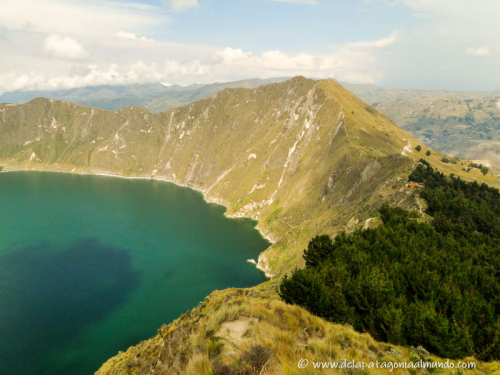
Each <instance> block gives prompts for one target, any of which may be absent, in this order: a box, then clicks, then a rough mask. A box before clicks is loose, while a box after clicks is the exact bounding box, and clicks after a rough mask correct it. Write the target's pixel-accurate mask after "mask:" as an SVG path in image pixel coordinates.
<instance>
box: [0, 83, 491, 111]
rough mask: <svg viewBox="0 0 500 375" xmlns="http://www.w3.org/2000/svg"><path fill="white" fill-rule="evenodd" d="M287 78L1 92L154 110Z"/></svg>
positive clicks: (12, 99)
mask: <svg viewBox="0 0 500 375" xmlns="http://www.w3.org/2000/svg"><path fill="white" fill-rule="evenodd" d="M286 79H288V78H286V77H276V78H268V79H259V78H255V79H246V80H241V81H234V82H220V83H219V82H218V83H212V84H208V85H203V84H192V85H189V86H179V85H173V86H164V85H162V84H160V83H149V84H136V85H126V86H109V85H107V86H86V87H81V88H74V89H67V90H46V91H12V92H5V93H3V94H2V95H0V103H15V104H20V103H26V102H28V101H30V100H32V99H35V98H38V97H42V98H48V99H55V100H62V101H65V102H71V103H77V104H82V105H86V106H89V107H95V108H102V109H108V110H112V111H115V110H118V109H123V108H127V107H144V108H146V109H148V110H149V111H151V112H153V113H159V112H163V111H167V110H169V109H172V108H177V107H181V106H183V105H185V104H188V103H191V102H193V101H196V100H200V99H206V98H209V97H211V96H212V95H215V94H216V93H218V92H219V91H221V90H223V89H225V88H246V89H253V88H257V87H259V86H262V85H267V84H270V83H277V82H283V81H285V80H286ZM339 83H340V84H341V85H342V86H343V87H345V88H346V89H347V90H349V91H351V92H352V93H354V94H355V95H356V96H357V97H359V98H360V99H361V100H363V101H365V102H366V103H368V104H371V105H377V104H379V103H380V102H386V101H392V100H400V99H421V98H437V97H445V96H446V97H454V98H465V99H467V98H484V97H489V96H500V90H497V91H450V90H442V89H411V88H410V89H406V88H397V87H379V86H374V85H365V84H353V83H347V82H339Z"/></svg>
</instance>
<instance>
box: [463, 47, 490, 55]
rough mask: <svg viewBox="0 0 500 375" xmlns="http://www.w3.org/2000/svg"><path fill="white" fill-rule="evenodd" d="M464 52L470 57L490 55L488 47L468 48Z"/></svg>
mask: <svg viewBox="0 0 500 375" xmlns="http://www.w3.org/2000/svg"><path fill="white" fill-rule="evenodd" d="M466 52H467V54H468V55H471V56H479V57H486V56H489V55H490V50H489V48H488V47H479V48H474V47H469V48H467V50H466Z"/></svg>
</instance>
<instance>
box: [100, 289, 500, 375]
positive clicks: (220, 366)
mask: <svg viewBox="0 0 500 375" xmlns="http://www.w3.org/2000/svg"><path fill="white" fill-rule="evenodd" d="M302 358H305V359H307V360H309V361H310V363H309V365H308V366H307V367H306V368H299V367H298V363H299V361H300V360H301V359H302ZM344 360H347V361H352V360H355V361H356V362H365V363H370V362H375V361H379V363H380V367H382V366H384V365H385V368H383V367H382V368H378V369H377V368H373V369H365V371H362V370H361V369H343V370H333V369H314V368H313V365H312V361H336V362H339V363H342V362H343V361H344ZM420 360H422V361H426V362H445V360H443V359H440V358H437V357H435V356H433V355H430V354H429V353H428V352H427V351H426V350H425V349H423V348H421V347H418V348H404V347H399V346H395V345H390V344H385V343H380V342H377V341H375V340H374V339H373V338H372V337H371V336H370V335H368V334H366V333H365V334H362V333H358V332H355V331H354V330H353V329H352V328H351V327H349V326H343V325H338V324H332V323H328V322H326V321H325V320H323V319H321V318H318V317H316V316H314V315H312V314H310V313H308V312H307V311H306V310H304V309H303V308H301V307H299V306H296V305H287V304H285V303H284V302H282V301H280V300H277V299H272V298H269V296H268V295H266V294H265V293H263V292H261V291H259V290H257V289H256V288H253V289H228V290H224V291H216V292H213V293H212V294H211V295H210V296H209V297H207V298H206V299H205V301H203V302H202V303H200V305H199V306H198V307H197V308H195V309H193V310H191V311H188V312H187V313H186V314H184V315H182V316H181V317H180V318H179V319H177V320H176V321H174V322H173V323H171V324H169V325H168V326H163V327H161V328H160V329H159V330H158V334H157V335H156V336H155V337H153V338H151V339H149V340H146V341H143V342H141V343H140V344H138V345H137V346H135V347H132V348H130V349H129V350H127V352H125V353H120V354H119V355H118V356H116V357H114V358H112V359H110V360H109V361H108V362H106V363H105V364H104V365H103V366H102V368H101V369H100V370H99V371H97V373H96V375H111V374H120V375H121V374H134V375H135V374H137V375H139V374H155V375H160V374H161V375H166V374H187V375H188V374H192V375H198V374H273V375H282V374H325V373H334V372H337V371H339V372H340V371H341V372H342V373H348V374H363V373H370V374H388V373H391V372H389V370H388V366H390V365H389V363H400V362H406V363H409V362H418V361H420ZM464 361H472V362H474V363H475V364H476V368H475V369H461V370H456V369H455V370H448V371H447V370H443V369H441V370H434V369H418V370H417V369H411V370H407V369H395V370H394V371H392V373H394V374H428V373H430V372H435V373H441V374H443V373H455V374H456V373H458V374H499V373H500V365H499V364H498V363H482V362H479V361H475V360H474V358H465V359H464ZM451 362H452V363H454V364H458V362H459V361H451ZM383 364H384V365H383Z"/></svg>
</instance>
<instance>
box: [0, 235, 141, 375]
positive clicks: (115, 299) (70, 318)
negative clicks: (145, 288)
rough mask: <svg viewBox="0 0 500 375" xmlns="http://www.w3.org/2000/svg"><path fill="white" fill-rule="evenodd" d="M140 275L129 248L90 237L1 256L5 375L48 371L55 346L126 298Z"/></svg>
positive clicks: (0, 342)
mask: <svg viewBox="0 0 500 375" xmlns="http://www.w3.org/2000/svg"><path fill="white" fill-rule="evenodd" d="M138 283H139V277H138V274H137V273H136V272H134V271H133V270H132V265H131V257H130V255H129V253H128V252H127V251H125V250H121V249H117V248H114V247H110V246H106V245H103V244H102V243H99V242H98V241H96V240H92V239H86V240H82V241H78V242H75V243H74V244H72V245H70V246H68V247H66V248H63V249H60V248H56V247H54V246H52V245H50V244H48V243H40V244H38V245H36V246H32V247H28V248H23V249H20V250H16V251H15V252H12V253H10V254H7V255H5V256H3V257H1V258H0V374H2V375H10V374H12V375H14V374H15V375H24V374H30V375H31V374H44V373H45V372H44V368H46V365H47V364H46V363H45V361H46V360H47V355H48V354H49V353H50V352H51V350H53V349H56V348H61V347H64V345H65V343H68V342H69V341H70V340H71V339H72V338H74V337H75V336H76V335H77V334H78V333H79V332H80V331H81V330H82V329H84V328H85V327H86V326H88V325H89V324H91V323H94V322H97V321H99V320H101V319H103V318H105V317H106V316H107V315H108V314H109V313H111V312H112V311H113V310H114V309H116V308H117V307H118V306H120V305H121V304H123V303H124V302H125V301H126V298H127V296H128V294H129V293H130V292H131V291H132V290H133V289H134V288H136V287H137V285H138Z"/></svg>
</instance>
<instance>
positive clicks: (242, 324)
mask: <svg viewBox="0 0 500 375" xmlns="http://www.w3.org/2000/svg"><path fill="white" fill-rule="evenodd" d="M253 321H254V319H252V318H247V317H240V318H239V319H236V320H232V321H226V322H224V323H222V324H221V325H220V329H219V330H218V331H217V332H216V334H215V335H216V336H218V337H222V338H224V339H225V340H226V342H227V344H228V345H226V350H227V352H226V355H228V356H232V355H233V354H236V353H237V349H238V348H239V346H240V345H241V344H242V343H243V341H244V340H246V338H245V337H244V335H245V333H246V332H247V331H248V329H249V328H250V324H251V323H252V322H253Z"/></svg>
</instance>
